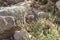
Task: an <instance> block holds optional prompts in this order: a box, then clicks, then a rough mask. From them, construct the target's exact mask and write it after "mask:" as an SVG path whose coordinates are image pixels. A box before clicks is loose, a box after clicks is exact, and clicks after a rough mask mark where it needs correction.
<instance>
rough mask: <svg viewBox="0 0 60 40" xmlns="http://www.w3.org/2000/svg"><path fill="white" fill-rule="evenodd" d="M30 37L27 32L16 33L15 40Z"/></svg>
mask: <svg viewBox="0 0 60 40" xmlns="http://www.w3.org/2000/svg"><path fill="white" fill-rule="evenodd" d="M27 37H28V32H26V31H15V34H14V39H15V40H24V38H27Z"/></svg>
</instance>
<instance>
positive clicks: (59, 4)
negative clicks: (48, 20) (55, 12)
mask: <svg viewBox="0 0 60 40" xmlns="http://www.w3.org/2000/svg"><path fill="white" fill-rule="evenodd" d="M56 6H57V8H58V9H59V11H60V0H59V1H57V2H56Z"/></svg>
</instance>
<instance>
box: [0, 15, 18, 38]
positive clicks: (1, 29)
mask: <svg viewBox="0 0 60 40" xmlns="http://www.w3.org/2000/svg"><path fill="white" fill-rule="evenodd" d="M15 27H17V25H16V23H15V19H14V17H12V16H0V39H6V38H10V37H11V36H12V35H13V34H14V31H15Z"/></svg>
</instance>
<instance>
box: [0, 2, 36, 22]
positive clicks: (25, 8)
mask: <svg viewBox="0 0 60 40" xmlns="http://www.w3.org/2000/svg"><path fill="white" fill-rule="evenodd" d="M30 5H31V4H30V3H29V2H23V3H22V4H20V5H19V6H18V5H17V6H11V7H0V16H13V17H15V19H17V20H20V23H21V22H22V23H26V22H25V17H26V15H28V14H32V15H33V16H34V20H35V19H36V18H37V13H36V12H35V11H34V10H33V9H32V8H31V7H30ZM30 10H31V12H30Z"/></svg>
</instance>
